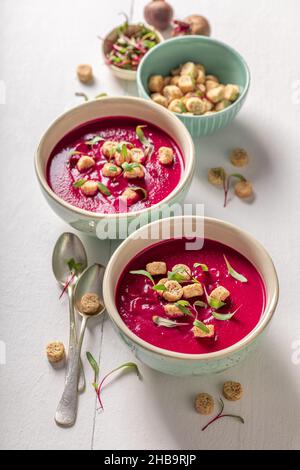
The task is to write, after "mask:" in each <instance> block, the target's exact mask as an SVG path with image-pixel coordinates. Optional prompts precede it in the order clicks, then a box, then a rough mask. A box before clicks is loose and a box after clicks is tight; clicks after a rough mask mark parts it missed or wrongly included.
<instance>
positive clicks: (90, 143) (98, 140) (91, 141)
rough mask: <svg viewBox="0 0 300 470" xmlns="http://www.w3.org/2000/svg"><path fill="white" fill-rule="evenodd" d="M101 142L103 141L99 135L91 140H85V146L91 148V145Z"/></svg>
mask: <svg viewBox="0 0 300 470" xmlns="http://www.w3.org/2000/svg"><path fill="white" fill-rule="evenodd" d="M103 140H105V139H104V138H103V137H102V136H101V135H95V137H93V138H92V139H90V140H86V141H85V144H86V145H91V146H93V145H96V144H98V142H101V141H103Z"/></svg>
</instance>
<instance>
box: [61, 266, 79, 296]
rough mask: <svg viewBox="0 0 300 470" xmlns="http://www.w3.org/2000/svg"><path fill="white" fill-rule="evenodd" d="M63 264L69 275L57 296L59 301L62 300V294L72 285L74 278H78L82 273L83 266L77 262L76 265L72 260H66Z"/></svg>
mask: <svg viewBox="0 0 300 470" xmlns="http://www.w3.org/2000/svg"><path fill="white" fill-rule="evenodd" d="M65 263H66V265H67V266H68V268H69V271H70V274H69V276H68V277H67V279H66V282H65V285H64V287H63V290H62V292H61V294H60V296H59V298H60V299H61V298H62V296H63V295H64V293H65V292H66V291H67V289H68V287H69V286H70V285H71V284H72V282H73V281H74V279H75V277H76V276H79V274H81V273H82V271H83V264H82V263H79V262H78V263H77V262H76V261H75V259H74V258H71V259H67V260H66V261H65Z"/></svg>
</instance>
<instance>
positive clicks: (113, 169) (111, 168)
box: [108, 166, 118, 173]
mask: <svg viewBox="0 0 300 470" xmlns="http://www.w3.org/2000/svg"><path fill="white" fill-rule="evenodd" d="M108 169H109V170H110V171H114V172H115V173H116V172H117V171H118V168H117V167H116V166H110V167H109V168H108Z"/></svg>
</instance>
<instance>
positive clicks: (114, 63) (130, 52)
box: [102, 20, 164, 80]
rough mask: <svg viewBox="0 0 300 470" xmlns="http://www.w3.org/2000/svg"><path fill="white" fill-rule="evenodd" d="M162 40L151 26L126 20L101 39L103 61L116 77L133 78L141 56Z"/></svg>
mask: <svg viewBox="0 0 300 470" xmlns="http://www.w3.org/2000/svg"><path fill="white" fill-rule="evenodd" d="M163 40H164V38H163V36H162V35H161V34H160V33H159V32H158V31H157V30H155V29H154V28H153V27H152V26H150V25H147V24H145V23H139V24H129V22H128V21H127V20H126V21H125V22H124V23H123V24H122V25H121V26H118V27H117V28H114V29H113V30H112V31H111V32H110V33H109V34H107V36H106V37H105V38H104V39H103V44H102V52H103V55H104V58H105V63H106V64H107V65H108V66H109V68H110V70H111V71H112V73H113V74H114V75H115V76H116V77H117V78H120V79H122V80H135V79H136V71H137V69H138V66H139V64H140V62H141V60H142V59H143V57H144V56H145V55H146V54H147V52H149V51H150V50H151V49H153V47H155V46H156V45H157V44H159V43H161V42H162V41H163Z"/></svg>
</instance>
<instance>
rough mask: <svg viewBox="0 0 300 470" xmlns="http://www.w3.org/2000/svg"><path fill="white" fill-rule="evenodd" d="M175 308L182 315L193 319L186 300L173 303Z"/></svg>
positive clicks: (189, 305)
mask: <svg viewBox="0 0 300 470" xmlns="http://www.w3.org/2000/svg"><path fill="white" fill-rule="evenodd" d="M175 306H176V307H177V308H179V310H180V311H181V312H182V313H183V314H184V315H187V316H189V317H193V316H194V315H193V314H192V312H191V311H190V310H189V307H191V304H190V303H189V302H188V301H187V300H178V301H177V302H175Z"/></svg>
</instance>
